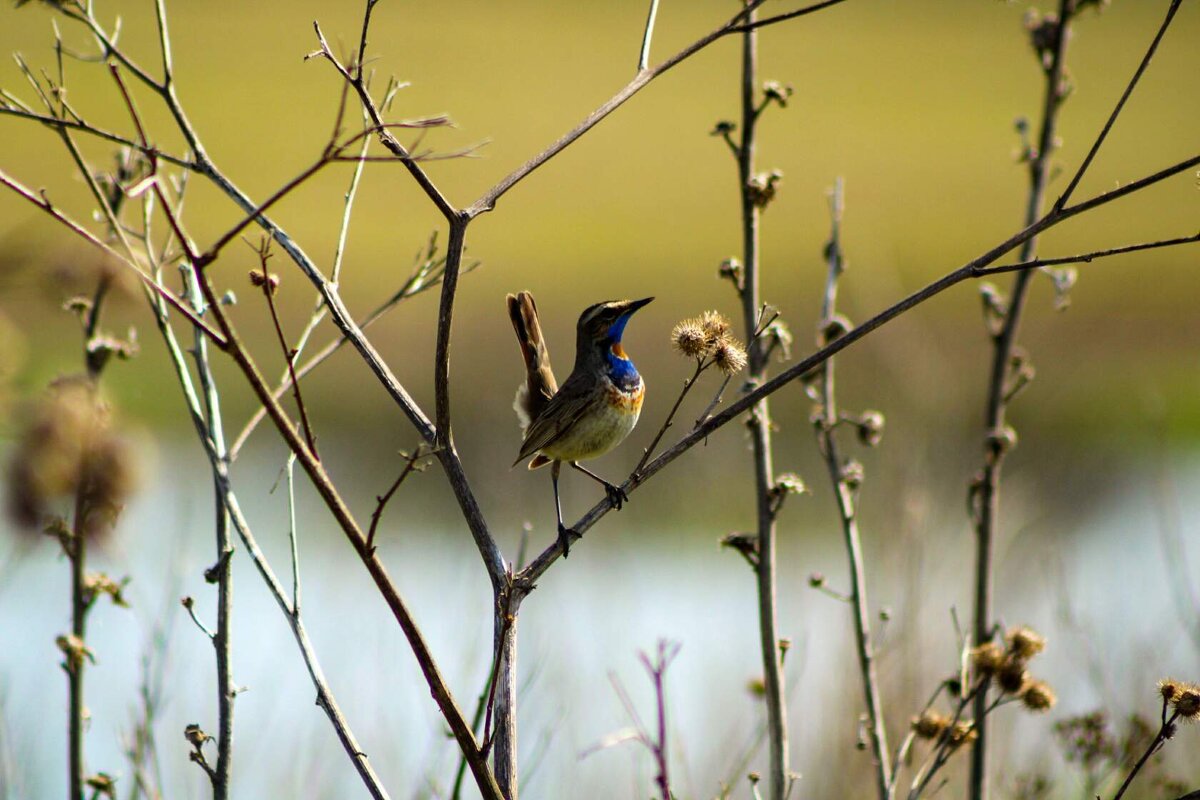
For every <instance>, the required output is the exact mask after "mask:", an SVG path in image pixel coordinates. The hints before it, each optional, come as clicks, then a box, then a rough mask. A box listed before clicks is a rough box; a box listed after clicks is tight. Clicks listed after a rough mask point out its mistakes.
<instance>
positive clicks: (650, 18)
mask: <svg viewBox="0 0 1200 800" xmlns="http://www.w3.org/2000/svg"><path fill="white" fill-rule="evenodd" d="M657 16H658V0H650V12H649V13H648V14H647V15H646V30H645V32H644V33H642V49H641V52H640V53H638V67H637V68H638V72H641V71H642V70H644V69H645V68H646V67H647V66H649V64H650V41H651V40H652V39H653V38H654V18H655V17H657Z"/></svg>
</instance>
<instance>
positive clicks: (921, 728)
mask: <svg viewBox="0 0 1200 800" xmlns="http://www.w3.org/2000/svg"><path fill="white" fill-rule="evenodd" d="M911 726H912V730H913V733H915V734H916V735H917V736H919V737H920V738H922V739H936V738H937V737H939V736H941V735H942V734H943V733H944V732H945V731H946V729H947V728H949V727H950V720H949V718H947V717H946V716H945V715H944V714H939V713H938V712H936V711H931V710H927V711H923V712H921V716H919V717H913V718H912V723H911Z"/></svg>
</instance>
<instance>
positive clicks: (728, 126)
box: [710, 119, 737, 136]
mask: <svg viewBox="0 0 1200 800" xmlns="http://www.w3.org/2000/svg"><path fill="white" fill-rule="evenodd" d="M735 130H737V125H735V124H734V123H733V122H730V121H729V120H727V119H723V120H721V121H720V122H718V123H717V124H716V125H714V126H713V129H712V132H711V134H710V135H711V136H728V135H729V134H731V133H733V132H734V131H735Z"/></svg>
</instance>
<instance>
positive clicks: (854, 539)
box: [817, 178, 894, 800]
mask: <svg viewBox="0 0 1200 800" xmlns="http://www.w3.org/2000/svg"><path fill="white" fill-rule="evenodd" d="M829 207H830V218H831V224H830V234H829V244H828V245H827V246H826V250H825V252H826V254H827V261H828V264H829V270H828V275H827V277H826V280H825V294H824V300H823V303H822V305H821V319H822V320H831V319H833V317H834V314H836V313H837V290H838V278H839V277H840V275H841V273H842V271H843V269H844V265H845V261H844V258H843V254H842V244H841V224H842V212H843V208H844V200H843V194H842V180H841V178H839V179H837V181H836V182H835V183H834V188H833V192H832V193H831V195H830V199H829ZM821 336H822V337H823V336H824V333H823V332H822V334H821ZM819 391H820V405H819V413H820V415H821V424H820V426H819V427H818V428H817V442H818V446H819V448H820V451H821V454H822V456H823V457H824V460H825V467H826V471H827V472H828V473H829V480H830V482H831V483H832V484H833V492H834V497H835V499H836V500H837V508H838V516H839V517H840V520H841V527H842V538H843V539H844V540H845V544H846V558H847V561H848V563H849V567H850V598H849V599H850V604H851V607H852V608H853V609H854V615H853V616H854V633H855V636H854V641H855V646H856V648H857V650H858V667H859V673H860V676H861V677H862V684H863V701H864V702H865V703H866V706H867V729H868V736H869V738H870V741H871V751H872V754H873V756H874V760H875V778H876V789H877V791H878V794H879V798H880V800H891V798H892V796H893V791H894V787H893V786H892V784H891V780H890V775H891V771H892V770H891V765H890V763H889V761H888V759H889V757H890V753H889V751H888V742H887V729H886V727H885V724H884V719H883V701H882V699H881V698H880V692H879V676H878V675H877V674H876V667H875V652H874V646H873V644H872V640H871V619H870V604H869V602H868V600H867V583H866V569H865V567H864V563H863V553H862V538H861V536H860V535H859V530H858V514H857V510H856V508H855V498H854V496H855V487H852V486H851V485H850V482H849V480H848V479H847V476H846V474H845V471H844V470H843V468H842V459H841V456H840V455H839V453H838V443H837V437H836V435H835V427H836V426H837V424H838V422H839V416H838V410H837V400H836V396H835V383H834V359H832V358H831V359H829V360H828V361H826V362H825V366H824V368H823V371H822V379H821V384H820V389H819Z"/></svg>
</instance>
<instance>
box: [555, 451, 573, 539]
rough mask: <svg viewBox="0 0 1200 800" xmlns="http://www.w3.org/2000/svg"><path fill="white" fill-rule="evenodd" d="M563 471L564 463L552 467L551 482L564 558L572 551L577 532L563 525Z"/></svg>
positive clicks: (558, 462)
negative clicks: (560, 476)
mask: <svg viewBox="0 0 1200 800" xmlns="http://www.w3.org/2000/svg"><path fill="white" fill-rule="evenodd" d="M560 470H562V462H561V461H555V462H554V463H553V464H551V465H550V480H551V482H553V484H554V514H555V516H556V517H558V541H559V543H561V544H562V551H563V558H566V557H567V556H568V555H569V554H570V551H571V534H573V533H575V531H573V530H571V529H570V528H568V527H567V526H566V525H563V519H562V503H561V502H560V501H559V499H558V473H559V471H560Z"/></svg>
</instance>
